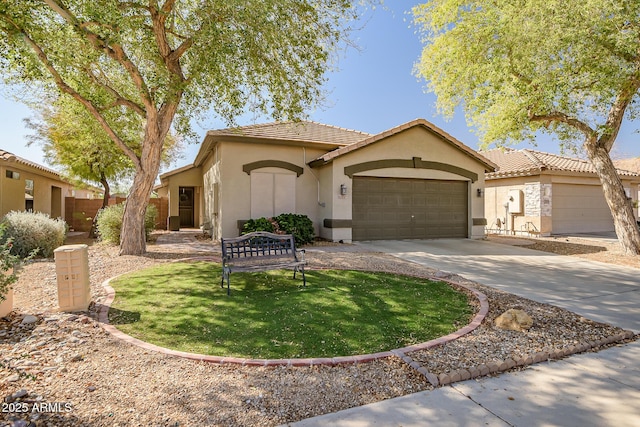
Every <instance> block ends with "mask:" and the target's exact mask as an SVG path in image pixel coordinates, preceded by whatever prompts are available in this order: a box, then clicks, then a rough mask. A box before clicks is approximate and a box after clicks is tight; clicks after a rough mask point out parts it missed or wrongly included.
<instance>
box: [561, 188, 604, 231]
mask: <svg viewBox="0 0 640 427" xmlns="http://www.w3.org/2000/svg"><path fill="white" fill-rule="evenodd" d="M551 208H552V210H553V211H552V213H553V216H552V233H553V234H567V233H593V232H601V231H613V230H614V226H613V217H612V216H611V210H610V209H609V206H608V205H607V202H606V200H605V199H604V194H603V192H602V187H601V186H599V185H572V184H553V187H552V200H551Z"/></svg>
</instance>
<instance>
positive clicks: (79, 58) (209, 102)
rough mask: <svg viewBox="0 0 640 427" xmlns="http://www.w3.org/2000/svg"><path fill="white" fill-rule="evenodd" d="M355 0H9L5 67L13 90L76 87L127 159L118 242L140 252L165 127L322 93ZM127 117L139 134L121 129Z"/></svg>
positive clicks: (0, 52) (0, 68) (1, 43)
mask: <svg viewBox="0 0 640 427" xmlns="http://www.w3.org/2000/svg"><path fill="white" fill-rule="evenodd" d="M359 3H360V2H355V1H352V0H303V1H285V2H283V1H280V0H246V1H242V2H238V1H221V0H203V1H198V2H172V1H167V2H163V3H162V7H160V6H159V5H158V3H157V2H143V3H141V2H113V1H106V2H105V1H97V2H90V1H89V2H88V1H67V2H64V4H63V3H61V2H39V1H30V0H6V1H3V2H2V3H0V35H1V37H0V76H1V77H2V78H3V80H4V82H5V83H7V84H15V85H17V86H18V87H19V89H20V90H23V89H24V88H27V89H33V90H34V91H42V90H43V89H44V90H45V91H47V92H48V93H50V94H54V95H53V96H54V97H55V94H56V93H58V92H60V93H65V94H67V95H69V96H71V97H72V98H73V99H74V100H75V101H77V102H79V103H80V104H82V105H83V107H84V108H85V109H86V110H87V111H88V112H89V113H90V114H91V115H92V116H93V118H94V119H95V120H96V121H97V123H99V124H100V127H101V128H102V129H103V130H104V132H105V133H106V134H107V135H108V136H109V138H110V139H111V140H112V141H113V142H114V144H115V145H116V146H117V147H118V149H119V150H121V151H122V153H124V154H125V155H126V156H127V157H128V158H129V159H130V160H131V162H132V163H133V164H134V166H135V169H136V175H135V177H134V180H133V181H134V184H133V187H134V191H132V192H131V194H130V203H129V204H127V209H128V210H129V212H128V214H127V216H126V221H125V225H124V226H125V228H127V230H126V231H125V233H124V235H123V243H122V248H121V253H123V254H140V253H143V252H144V250H145V247H144V242H143V241H141V239H140V237H141V236H142V230H140V229H139V227H141V226H142V212H144V209H145V208H146V206H147V204H148V198H149V195H150V193H151V190H152V188H153V183H154V180H155V178H156V176H157V175H158V171H159V167H160V162H161V159H162V153H163V152H164V151H166V148H167V135H168V133H169V132H170V130H171V129H175V130H176V132H178V134H180V135H184V136H187V137H189V136H190V137H193V138H194V139H195V137H196V134H195V132H193V130H192V126H191V123H195V122H197V119H199V118H201V119H204V118H205V117H210V116H211V112H212V111H213V112H214V113H215V114H216V115H217V116H218V117H220V118H222V119H223V120H224V121H225V122H227V123H228V124H230V125H233V124H235V118H236V117H238V116H239V115H241V114H244V113H246V112H247V111H252V112H255V113H258V114H264V115H269V116H271V117H273V118H274V119H276V120H286V119H289V120H296V119H300V118H302V117H304V116H305V112H306V111H309V110H311V109H312V108H313V107H314V106H316V105H317V104H318V103H319V102H320V101H321V100H322V97H323V83H324V81H325V80H326V73H327V71H329V70H330V69H331V68H332V66H333V64H332V60H333V59H334V58H333V57H332V54H333V53H334V52H336V51H337V49H338V48H339V47H340V44H341V43H342V42H343V41H345V39H346V38H347V35H348V34H349V32H350V31H351V28H350V27H349V22H351V21H353V20H354V19H355V18H356V17H357V8H356V4H359ZM38 95H39V96H37V98H40V99H42V94H41V93H38ZM194 119H195V120H194ZM129 125H131V126H129ZM131 128H133V129H136V128H137V129H139V130H140V133H139V134H138V135H137V138H132V137H131V136H132V134H129V133H128V132H123V129H131Z"/></svg>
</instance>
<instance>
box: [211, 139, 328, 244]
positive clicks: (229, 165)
mask: <svg viewBox="0 0 640 427" xmlns="http://www.w3.org/2000/svg"><path fill="white" fill-rule="evenodd" d="M213 150H214V151H215V153H212V154H211V155H210V157H209V158H208V159H207V162H205V165H203V171H204V185H205V200H206V201H205V211H206V212H207V213H206V214H205V217H211V222H212V224H215V225H212V227H213V228H215V229H216V231H215V232H214V235H215V237H235V236H238V235H239V230H238V221H239V220H248V219H251V191H252V189H251V175H250V174H247V173H246V172H245V171H244V170H243V166H244V165H247V164H251V163H253V162H258V161H263V160H274V161H281V162H287V163H290V164H293V165H296V166H298V167H301V168H302V170H303V172H302V174H301V175H300V176H297V177H296V179H295V212H292V213H297V214H303V215H307V216H308V217H309V218H310V219H311V220H312V221H313V223H314V226H315V228H316V233H317V232H318V229H319V223H318V221H319V219H318V178H317V177H316V176H317V172H315V171H312V170H311V169H310V168H309V167H308V166H307V165H306V163H307V162H308V161H311V160H313V159H315V158H317V157H318V156H320V155H322V154H324V153H325V151H323V150H321V149H318V148H313V147H306V148H303V147H299V146H286V145H275V144H255V143H244V142H242V143H238V142H219V143H218V144H216V146H215V147H214V148H213ZM214 158H215V159H217V160H213V159H214ZM253 172H258V173H259V172H266V173H277V172H282V173H283V174H290V173H291V172H290V171H287V170H285V169H281V168H274V167H265V168H258V169H255V170H254V171H253ZM216 183H217V184H218V192H219V195H218V207H217V213H218V215H217V216H216V215H215V210H216V209H215V208H214V203H213V199H214V197H213V191H214V189H213V186H214V185H215V184H216ZM279 213H283V212H279ZM276 214H277V213H276Z"/></svg>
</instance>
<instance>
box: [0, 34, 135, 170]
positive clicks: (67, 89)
mask: <svg viewBox="0 0 640 427" xmlns="http://www.w3.org/2000/svg"><path fill="white" fill-rule="evenodd" d="M11 25H12V26H13V28H14V29H15V30H16V32H17V34H19V35H20V36H21V37H22V39H23V40H24V41H25V43H26V44H27V45H28V46H29V47H31V49H32V50H33V51H34V52H35V54H36V56H37V57H38V59H39V60H40V62H41V63H42V65H43V66H44V67H45V68H46V69H47V71H48V72H49V74H50V75H51V77H53V80H54V82H55V84H56V86H58V88H59V89H60V91H62V92H64V93H66V94H68V95H70V96H71V97H73V98H74V99H76V100H77V101H78V102H80V103H81V104H82V105H83V106H84V107H85V108H86V109H87V110H88V111H89V113H91V115H92V116H93V117H94V118H95V119H96V120H97V122H98V123H99V124H100V126H101V127H102V128H103V129H104V131H105V132H106V133H107V135H109V137H110V138H111V139H112V140H113V142H115V143H116V145H118V147H120V148H121V149H122V151H123V152H124V153H125V154H126V155H127V156H128V157H129V158H130V159H131V161H132V162H133V163H134V164H136V165H137V164H139V163H140V159H139V158H138V156H137V155H136V153H135V152H134V151H133V150H132V149H131V148H129V146H127V144H125V143H124V141H122V139H120V137H119V136H118V135H117V134H116V133H115V131H114V130H113V129H112V128H111V126H109V123H107V121H106V120H105V118H104V117H102V115H101V114H100V112H99V111H98V109H97V108H96V106H95V105H93V104H92V103H91V101H89V100H88V99H86V98H85V97H83V96H82V95H81V94H80V93H79V92H78V91H76V90H75V89H73V88H72V87H71V86H69V85H68V84H67V83H66V82H65V81H64V79H63V78H62V76H61V75H60V73H58V70H57V69H56V68H55V67H54V66H53V64H51V61H49V58H48V57H47V55H46V53H45V52H44V51H43V50H42V48H41V47H40V46H39V45H38V44H37V43H36V42H35V41H34V40H33V39H32V38H31V37H29V35H28V34H27V33H26V32H25V31H24V29H22V28H20V27H19V26H18V25H16V24H15V23H13V22H11Z"/></svg>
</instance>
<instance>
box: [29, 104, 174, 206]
mask: <svg viewBox="0 0 640 427" xmlns="http://www.w3.org/2000/svg"><path fill="white" fill-rule="evenodd" d="M29 106H30V107H31V109H32V110H34V112H35V115H34V116H33V117H32V118H29V119H26V120H25V122H26V125H27V127H28V128H30V129H31V130H32V131H33V133H32V134H31V135H29V136H28V138H29V142H28V145H31V144H39V145H41V146H42V148H43V151H44V158H45V160H46V161H47V163H49V164H52V165H55V166H57V167H58V168H62V173H63V174H64V175H65V177H66V178H67V179H70V180H72V181H76V182H78V183H85V182H87V181H89V182H92V183H96V184H100V185H102V187H103V189H104V197H103V202H102V207H103V208H104V207H106V206H107V205H108V201H109V196H110V191H111V187H112V186H113V185H114V184H118V185H120V184H121V183H122V182H123V181H125V180H130V179H131V178H132V177H133V174H134V172H135V168H134V166H133V163H132V162H131V159H130V158H129V157H128V156H127V155H125V154H124V153H123V152H122V150H120V149H119V148H118V146H116V145H115V143H114V142H113V141H112V140H111V138H109V135H107V133H106V132H105V131H104V129H103V128H102V126H100V124H99V123H98V122H97V121H96V120H95V118H94V117H93V116H92V115H91V114H89V112H88V111H87V110H86V108H84V107H83V106H82V105H81V104H80V103H78V102H76V101H75V100H73V98H71V97H69V96H66V95H60V96H58V97H56V98H55V99H54V98H47V99H45V100H44V102H30V103H29ZM116 113H117V112H116ZM109 122H110V123H111V126H112V128H115V129H117V134H118V135H120V137H121V138H122V139H123V140H125V141H127V145H128V146H129V147H131V148H133V150H134V151H135V152H136V153H138V152H139V151H140V135H142V133H143V132H144V122H143V121H142V120H141V119H140V118H138V120H135V121H132V120H129V119H128V118H127V117H111V120H110V121H109ZM180 150H181V144H180V143H179V139H178V138H177V137H176V136H175V135H174V134H173V132H169V134H167V136H166V141H165V143H164V150H163V154H162V160H163V162H162V165H163V166H169V164H170V163H171V162H172V161H173V160H175V159H176V158H177V157H179V156H180Z"/></svg>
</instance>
